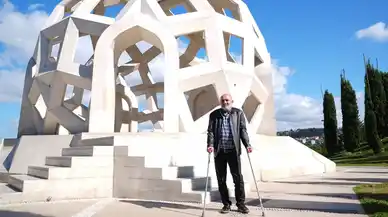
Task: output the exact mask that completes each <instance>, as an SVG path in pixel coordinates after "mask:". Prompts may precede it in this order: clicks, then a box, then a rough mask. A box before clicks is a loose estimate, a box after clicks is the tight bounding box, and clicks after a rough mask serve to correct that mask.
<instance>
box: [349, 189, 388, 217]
mask: <svg viewBox="0 0 388 217" xmlns="http://www.w3.org/2000/svg"><path fill="white" fill-rule="evenodd" d="M353 190H354V192H355V193H356V194H357V196H358V198H359V200H360V203H361V205H362V207H363V208H364V210H365V213H366V214H367V215H368V216H370V217H388V183H381V184H362V185H358V186H356V187H354V188H353Z"/></svg>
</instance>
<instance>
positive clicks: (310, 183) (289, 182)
mask: <svg viewBox="0 0 388 217" xmlns="http://www.w3.org/2000/svg"><path fill="white" fill-rule="evenodd" d="M333 180H339V179H333ZM341 180H343V179H341ZM344 181H347V180H344ZM352 181H358V180H356V179H354V180H352ZM273 183H277V184H300V185H302V184H304V185H359V184H361V183H359V182H324V181H311V182H304V181H274V182H273Z"/></svg>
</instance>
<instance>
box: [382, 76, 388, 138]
mask: <svg viewBox="0 0 388 217" xmlns="http://www.w3.org/2000/svg"><path fill="white" fill-rule="evenodd" d="M381 80H382V83H383V87H384V92H385V131H384V132H385V134H384V136H385V137H387V136H388V72H381Z"/></svg>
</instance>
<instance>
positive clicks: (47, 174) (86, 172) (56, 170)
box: [28, 166, 113, 179]
mask: <svg viewBox="0 0 388 217" xmlns="http://www.w3.org/2000/svg"><path fill="white" fill-rule="evenodd" d="M112 174H113V166H106V167H104V166H103V167H73V168H72V167H50V166H40V167H35V166H29V167H28V175H30V176H34V177H39V178H42V179H75V178H93V177H95V178H102V177H106V178H108V177H112Z"/></svg>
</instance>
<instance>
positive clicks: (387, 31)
mask: <svg viewBox="0 0 388 217" xmlns="http://www.w3.org/2000/svg"><path fill="white" fill-rule="evenodd" d="M356 37H357V38H358V39H364V38H365V39H372V40H375V41H380V42H383V41H388V27H387V24H385V23H383V22H377V23H375V24H373V25H371V26H369V27H367V28H365V29H360V30H358V31H357V32H356Z"/></svg>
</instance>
